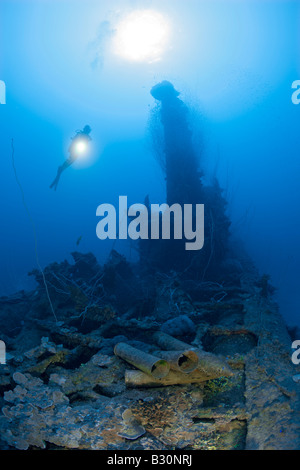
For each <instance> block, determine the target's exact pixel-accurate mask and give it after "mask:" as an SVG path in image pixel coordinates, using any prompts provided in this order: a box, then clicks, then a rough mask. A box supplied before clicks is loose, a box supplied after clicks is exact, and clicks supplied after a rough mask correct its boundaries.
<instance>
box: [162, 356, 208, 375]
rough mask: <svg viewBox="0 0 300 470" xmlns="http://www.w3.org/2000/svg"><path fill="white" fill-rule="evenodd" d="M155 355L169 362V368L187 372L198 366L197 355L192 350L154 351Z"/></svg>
mask: <svg viewBox="0 0 300 470" xmlns="http://www.w3.org/2000/svg"><path fill="white" fill-rule="evenodd" d="M153 354H154V355H155V356H158V357H161V358H162V359H164V360H165V361H167V362H169V364H170V366H171V369H173V370H178V371H179V372H183V373H184V374H189V373H191V372H193V370H195V369H197V367H198V362H199V360H198V356H197V354H196V353H195V352H194V351H186V350H184V351H155V352H154V353H153Z"/></svg>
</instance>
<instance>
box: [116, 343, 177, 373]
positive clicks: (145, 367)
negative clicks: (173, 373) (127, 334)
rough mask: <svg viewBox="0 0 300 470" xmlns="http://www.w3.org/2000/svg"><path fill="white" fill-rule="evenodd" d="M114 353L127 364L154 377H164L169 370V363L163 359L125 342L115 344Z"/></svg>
mask: <svg viewBox="0 0 300 470" xmlns="http://www.w3.org/2000/svg"><path fill="white" fill-rule="evenodd" d="M114 353H115V355H116V356H119V357H121V359H124V360H125V361H126V362H129V364H132V365H133V366H135V367H137V369H140V370H142V371H143V372H146V374H149V375H151V376H153V377H154V378H156V379H161V378H163V377H165V376H166V375H167V374H168V372H169V370H170V364H169V363H168V362H167V361H165V360H164V359H160V358H159V357H155V356H152V354H147V353H145V352H143V351H140V350H139V349H136V348H133V347H132V346H129V344H126V343H118V344H116V346H115V348H114Z"/></svg>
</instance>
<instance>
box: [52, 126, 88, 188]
mask: <svg viewBox="0 0 300 470" xmlns="http://www.w3.org/2000/svg"><path fill="white" fill-rule="evenodd" d="M91 130H92V129H91V128H90V126H88V125H86V126H84V128H83V129H82V130H81V131H77V132H76V134H75V136H74V137H72V142H71V145H70V146H69V149H68V150H69V154H70V156H69V158H68V159H67V160H66V161H65V162H64V163H63V164H62V165H61V166H59V167H58V170H57V175H56V178H55V180H54V181H53V183H52V184H51V185H50V189H52V188H54V191H56V189H57V185H58V182H59V180H60V177H61V174H62V172H63V171H65V170H66V169H67V168H69V166H71V165H72V164H73V163H74V162H75V161H76V160H77V158H78V157H80V156H81V155H83V154H84V153H86V151H87V147H88V143H89V142H90V141H91V140H92V139H91V137H90V135H89V134H90V132H91Z"/></svg>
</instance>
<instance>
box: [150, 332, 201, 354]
mask: <svg viewBox="0 0 300 470" xmlns="http://www.w3.org/2000/svg"><path fill="white" fill-rule="evenodd" d="M153 339H154V341H155V342H156V344H157V345H158V346H159V347H160V348H161V349H164V350H165V351H184V350H191V349H196V348H193V347H192V346H191V345H190V344H187V343H184V342H183V341H180V340H179V339H176V338H173V336H170V335H168V334H167V333H164V332H163V331H157V332H156V333H154V335H153Z"/></svg>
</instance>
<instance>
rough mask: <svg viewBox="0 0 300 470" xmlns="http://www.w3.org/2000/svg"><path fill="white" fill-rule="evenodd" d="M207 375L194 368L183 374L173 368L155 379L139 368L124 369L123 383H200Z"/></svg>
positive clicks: (131, 386) (159, 385) (163, 385)
mask: <svg viewBox="0 0 300 470" xmlns="http://www.w3.org/2000/svg"><path fill="white" fill-rule="evenodd" d="M206 380H207V377H206V376H205V375H203V374H201V372H200V371H198V370H195V371H193V372H191V373H190V374H183V373H182V372H178V371H175V370H170V372H169V373H168V375H166V377H163V378H161V379H156V378H155V377H151V376H150V375H148V374H144V372H141V371H140V370H126V371H125V384H126V387H130V388H134V387H165V386H168V385H187V384H192V383H202V382H205V381H206Z"/></svg>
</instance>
